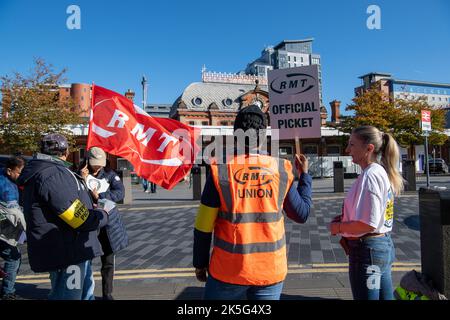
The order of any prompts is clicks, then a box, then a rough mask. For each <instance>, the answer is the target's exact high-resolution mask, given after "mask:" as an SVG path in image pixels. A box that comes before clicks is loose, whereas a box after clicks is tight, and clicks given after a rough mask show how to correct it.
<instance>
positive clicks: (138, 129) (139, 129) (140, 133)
mask: <svg viewBox="0 0 450 320" xmlns="http://www.w3.org/2000/svg"><path fill="white" fill-rule="evenodd" d="M155 132H156V130H155V129H153V128H148V130H147V131H146V132H145V133H144V125H143V124H140V123H138V124H136V126H135V127H134V129H133V130H132V131H131V134H132V135H134V136H135V137H136V139H138V140H139V141H141V140H142V141H141V143H142V144H143V145H144V146H147V144H148V142H149V141H150V139H151V138H152V137H153V134H154V133H155Z"/></svg>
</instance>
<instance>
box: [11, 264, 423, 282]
mask: <svg viewBox="0 0 450 320" xmlns="http://www.w3.org/2000/svg"><path fill="white" fill-rule="evenodd" d="M319 265H320V266H321V267H317V265H315V266H316V267H312V268H307V267H301V265H300V266H299V267H294V268H292V266H289V269H288V274H307V273H346V272H348V265H347V264H340V263H330V264H319ZM401 265H403V266H401ZM339 266H342V267H339ZM408 266H410V267H408ZM411 266H415V267H417V268H416V269H417V271H419V272H420V270H421V267H420V265H418V264H413V263H397V266H396V264H394V266H393V267H392V271H393V272H399V271H410V270H411ZM115 274H116V276H115V277H114V279H116V280H133V279H154V278H186V277H189V278H190V277H195V274H194V269H193V268H168V269H140V270H117V271H116V272H115ZM94 279H95V280H101V276H100V273H99V272H94ZM16 282H20V283H29V284H39V283H50V279H49V278H48V275H47V274H40V275H25V276H18V277H17V279H16Z"/></svg>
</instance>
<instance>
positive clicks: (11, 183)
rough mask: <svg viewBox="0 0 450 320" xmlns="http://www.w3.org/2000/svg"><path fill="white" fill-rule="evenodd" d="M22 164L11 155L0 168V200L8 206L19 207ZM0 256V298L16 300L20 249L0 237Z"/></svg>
mask: <svg viewBox="0 0 450 320" xmlns="http://www.w3.org/2000/svg"><path fill="white" fill-rule="evenodd" d="M24 165H25V160H24V159H23V158H21V157H12V158H10V159H8V161H7V162H6V166H5V168H4V169H0V201H1V202H4V203H5V204H6V207H8V208H11V207H19V203H18V201H19V190H18V188H17V185H16V180H17V178H18V177H19V175H20V173H21V171H22V169H23V167H24ZM22 232H23V231H22ZM0 257H2V258H3V259H4V260H5V265H4V268H5V269H4V271H5V277H4V278H3V280H2V286H1V288H0V295H1V299H2V300H17V299H19V297H18V296H17V295H16V293H15V292H16V290H15V288H14V285H15V282H16V276H17V273H18V272H19V267H20V262H21V254H20V250H19V248H18V247H17V246H13V245H11V244H9V243H7V242H6V241H2V240H1V239H0ZM0 273H1V271H0Z"/></svg>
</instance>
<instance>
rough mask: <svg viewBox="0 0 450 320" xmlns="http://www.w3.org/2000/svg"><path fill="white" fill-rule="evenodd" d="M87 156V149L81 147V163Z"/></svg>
mask: <svg viewBox="0 0 450 320" xmlns="http://www.w3.org/2000/svg"><path fill="white" fill-rule="evenodd" d="M85 156H86V147H81V148H80V161H81V159H84V157H85Z"/></svg>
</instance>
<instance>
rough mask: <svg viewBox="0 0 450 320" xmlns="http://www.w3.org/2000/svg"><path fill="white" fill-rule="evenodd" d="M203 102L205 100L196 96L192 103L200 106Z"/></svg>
mask: <svg viewBox="0 0 450 320" xmlns="http://www.w3.org/2000/svg"><path fill="white" fill-rule="evenodd" d="M202 102H203V100H202V98H200V97H195V98H194V99H192V103H193V104H194V105H195V106H200V105H201V104H202Z"/></svg>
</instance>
